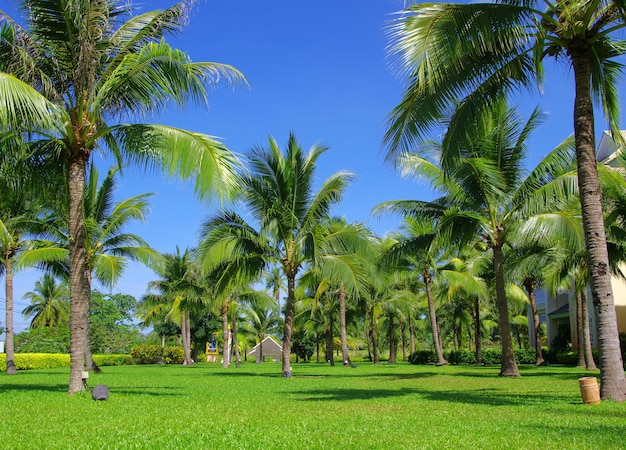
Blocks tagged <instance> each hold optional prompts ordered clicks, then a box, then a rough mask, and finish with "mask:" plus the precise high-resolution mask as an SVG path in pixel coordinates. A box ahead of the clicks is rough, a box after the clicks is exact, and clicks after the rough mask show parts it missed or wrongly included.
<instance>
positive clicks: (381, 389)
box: [0, 363, 626, 449]
mask: <svg viewBox="0 0 626 450" xmlns="http://www.w3.org/2000/svg"><path fill="white" fill-rule="evenodd" d="M293 368H294V378H292V379H283V378H281V377H280V365H277V364H272V363H269V364H268V363H265V364H262V365H256V364H252V363H247V364H244V365H242V367H240V368H239V369H237V368H235V367H231V368H229V369H226V370H224V369H222V368H221V366H220V365H219V364H214V365H210V364H200V365H197V366H193V367H181V366H124V367H105V368H104V371H103V373H100V374H91V375H90V379H89V384H90V386H94V385H96V384H106V385H107V386H108V387H109V390H110V398H109V399H108V400H107V401H101V402H96V401H93V400H91V396H90V395H89V394H87V393H86V394H79V395H76V396H73V397H71V396H68V395H67V394H66V392H67V385H68V383H69V372H68V370H67V369H63V370H61V369H57V370H45V371H23V372H20V373H19V374H18V375H16V376H7V375H6V374H2V375H0V381H1V391H0V414H1V417H2V422H3V423H2V426H0V442H2V444H1V446H2V447H3V448H232V449H244V448H250V449H261V448H263V449H268V448H272V449H273V448H294V449H321V448H324V449H334V448H359V449H362V448H386V449H397V448H446V447H447V448H532V449H534V448H550V449H557V448H558V449H561V448H623V447H624V442H625V441H624V436H626V404H618V403H613V402H603V403H602V404H601V405H584V404H583V403H582V401H581V399H580V391H579V388H578V378H579V377H582V376H588V375H589V373H588V372H585V371H583V370H580V369H575V368H565V367H543V368H534V367H523V368H522V369H521V370H522V377H521V378H517V379H511V378H499V377H498V376H497V374H498V368H497V367H480V368H477V367H467V366H456V367H434V366H410V365H406V364H404V363H402V364H398V365H388V364H386V363H383V364H381V365H380V366H378V367H375V366H373V365H370V364H359V365H358V367H357V368H355V369H353V368H350V367H343V366H337V367H328V366H326V365H316V364H300V365H294V367H293ZM595 375H596V376H597V375H598V374H597V373H595Z"/></svg>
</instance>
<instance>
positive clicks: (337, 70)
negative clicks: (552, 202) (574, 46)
mask: <svg viewBox="0 0 626 450" xmlns="http://www.w3.org/2000/svg"><path fill="white" fill-rule="evenodd" d="M171 4H172V2H170V1H164V0H153V1H147V2H143V5H144V6H142V8H143V10H144V11H147V10H152V9H157V8H163V7H166V6H169V5H171ZM135 5H139V3H137V2H136V3H135ZM403 5H404V2H403V1H402V0H375V1H374V0H372V1H363V0H361V1H355V0H318V1H315V2H299V1H293V0H271V1H266V2H259V1H233V0H199V1H198V2H197V4H196V6H195V8H194V11H193V13H192V15H191V18H190V23H189V26H188V27H187V28H186V30H185V31H184V32H183V33H182V35H180V36H177V37H176V38H174V39H171V40H170V42H171V43H172V44H173V45H175V46H176V47H178V48H180V49H181V50H184V51H186V52H188V53H189V55H190V56H191V58H192V59H193V60H194V61H215V62H221V63H227V64H231V65H233V66H235V67H236V68H237V69H239V70H240V71H241V72H243V73H244V75H245V76H246V77H247V79H248V81H249V84H250V86H249V87H246V86H243V85H240V86H234V87H232V86H228V85H226V84H223V85H219V86H218V87H217V89H216V90H215V91H214V92H213V93H212V95H211V97H210V99H209V102H210V107H209V109H208V110H207V109H196V108H195V107H193V106H191V105H190V106H189V107H188V108H187V109H186V110H185V111H180V110H176V109H171V110H168V111H166V112H164V114H163V115H160V116H158V117H154V118H153V119H152V121H153V122H156V123H165V124H169V125H174V126H178V127H184V128H187V129H191V130H194V131H198V132H203V133H207V134H211V135H213V136H217V137H219V138H220V139H221V140H222V141H223V142H224V143H225V144H226V145H227V147H229V148H230V149H231V150H233V151H235V152H238V153H242V154H243V153H246V152H247V151H248V149H250V148H251V147H253V146H259V145H266V143H267V138H268V136H269V135H271V136H273V137H274V138H275V139H276V140H277V141H278V142H279V144H280V145H281V147H284V145H285V143H286V141H287V137H288V135H289V132H290V131H293V132H294V133H295V134H296V136H297V138H298V139H299V141H300V143H301V145H302V146H303V147H304V148H305V149H308V148H309V147H310V146H312V145H314V144H316V143H320V144H324V145H326V146H328V147H330V150H328V151H327V152H326V153H325V154H324V155H322V157H321V158H320V160H319V171H318V179H319V180H323V179H325V178H326V177H328V176H329V175H331V174H332V173H335V172H337V171H339V170H349V171H352V172H354V173H356V174H357V175H358V178H357V180H356V181H355V182H354V183H353V184H352V185H351V186H350V188H349V189H348V191H347V195H346V196H345V199H344V201H343V203H342V204H341V205H340V206H339V207H338V208H336V209H335V211H334V213H335V214H336V215H341V216H345V218H346V219H347V220H348V221H359V222H365V223H366V224H367V225H368V226H370V228H372V229H373V230H374V231H375V232H376V233H378V234H381V235H382V234H385V233H386V232H388V231H391V230H393V229H395V228H396V227H397V225H398V223H399V220H398V219H396V218H389V219H374V218H371V217H370V211H371V209H372V208H373V207H374V206H375V205H377V204H378V203H381V202H384V201H387V200H397V199H424V200H427V199H430V198H431V193H430V190H429V189H428V186H426V185H423V184H418V183H416V182H414V181H410V180H401V179H400V178H399V177H398V176H397V175H396V174H395V173H394V171H393V168H392V167H391V165H389V164H385V162H384V149H383V148H382V146H381V141H382V137H383V134H384V132H385V122H386V116H387V114H388V113H389V112H390V111H391V109H392V108H393V107H394V106H395V105H396V104H397V103H398V101H399V99H400V96H401V92H402V81H401V80H399V79H397V78H395V77H394V75H393V74H392V73H391V71H390V70H389V60H388V58H387V56H386V46H387V44H388V42H387V39H386V37H385V32H384V27H385V25H386V24H387V23H388V21H389V20H391V19H392V17H393V16H392V13H394V12H396V11H399V10H400V9H402V7H403ZM513 101H514V102H519V103H520V111H521V112H522V114H524V115H525V117H527V116H528V113H529V111H530V110H531V109H532V108H534V107H535V106H537V105H540V106H541V107H542V109H543V110H544V111H546V112H547V114H548V117H547V120H546V122H545V124H544V125H542V126H541V127H540V129H539V130H538V131H537V132H536V133H535V135H534V136H533V137H532V138H531V140H530V143H531V145H530V152H531V153H530V154H529V159H528V166H529V167H532V166H534V165H535V164H536V162H537V161H538V160H540V159H541V157H542V156H544V155H545V154H547V153H548V152H549V151H550V150H551V149H552V148H554V147H555V146H556V145H557V144H558V143H559V142H561V141H562V140H563V139H564V138H565V137H567V136H568V135H569V134H571V133H572V129H573V127H572V124H573V112H572V111H573V77H572V74H571V72H570V71H569V70H568V69H567V68H566V67H557V68H556V70H550V71H549V72H548V74H547V80H546V83H545V86H544V95H542V96H538V95H531V94H529V93H523V94H521V95H520V96H519V98H516V99H513ZM596 121H597V125H598V126H597V129H598V131H600V130H602V129H604V128H605V125H604V120H603V117H602V116H601V115H600V114H598V115H597V117H596ZM96 163H97V164H98V166H99V167H100V168H101V172H102V173H104V171H105V170H106V168H108V165H109V164H111V162H110V161H103V160H102V159H101V158H100V157H99V156H96ZM118 181H119V182H118V184H119V186H120V188H119V190H118V194H117V198H118V199H124V198H128V197H130V196H133V195H138V194H142V193H145V192H155V193H156V195H155V196H154V197H153V198H152V200H151V213H150V215H149V216H148V220H147V223H145V224H140V225H136V226H133V227H132V228H130V229H129V230H128V231H130V232H134V233H137V234H139V235H141V236H142V237H144V239H146V240H147V241H148V243H149V244H150V245H152V246H153V247H154V248H155V249H157V250H158V251H160V252H168V253H171V252H174V251H175V247H176V246H177V245H178V246H179V247H180V248H181V250H184V249H185V248H186V247H191V246H194V245H195V244H196V243H197V242H198V231H199V226H200V224H201V223H202V222H203V220H204V219H206V218H207V217H208V216H209V215H210V214H211V213H212V212H214V211H215V208H216V207H217V206H219V205H217V204H214V205H206V204H205V203H201V202H199V201H197V200H196V198H195V196H194V193H193V189H192V187H191V185H190V184H189V183H182V182H180V181H175V180H168V179H166V178H164V177H163V176H162V175H160V174H155V173H149V174H146V173H144V172H143V171H140V170H136V169H126V170H125V171H124V176H123V178H121V179H120V180H118ZM39 277H40V274H39V273H37V272H34V271H29V272H22V273H18V274H17V275H16V279H15V304H16V305H15V311H16V313H15V319H14V320H15V327H16V331H20V330H21V329H23V328H24V327H26V326H27V325H28V323H27V321H26V320H24V319H23V318H22V316H21V311H22V309H23V308H24V307H25V306H26V303H25V302H24V301H23V300H21V297H22V295H23V293H24V292H26V291H29V290H31V289H32V288H33V284H34V282H35V281H36V280H37V279H38V278H39ZM154 278H155V275H154V274H153V273H152V272H151V271H149V270H147V269H145V268H142V267H140V266H137V265H134V264H131V265H129V267H128V269H127V271H126V274H125V276H124V277H123V279H122V281H121V282H120V283H119V284H118V286H117V287H116V288H115V289H114V290H113V291H114V292H123V293H128V294H131V295H134V296H135V297H136V298H137V299H140V298H141V296H142V295H143V294H144V293H145V289H146V284H147V282H148V281H150V280H152V279H154ZM3 297H4V295H3V294H2V295H0V298H2V300H3ZM0 306H4V301H0ZM2 310H4V308H2ZM0 321H2V322H4V317H2V318H0Z"/></svg>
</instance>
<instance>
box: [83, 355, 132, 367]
mask: <svg viewBox="0 0 626 450" xmlns="http://www.w3.org/2000/svg"><path fill="white" fill-rule="evenodd" d="M93 360H94V362H95V363H96V364H97V365H99V366H101V367H104V366H129V365H131V364H132V363H133V358H132V356H130V355H110V354H106V355H93Z"/></svg>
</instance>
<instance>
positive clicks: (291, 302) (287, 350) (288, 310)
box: [282, 271, 296, 378]
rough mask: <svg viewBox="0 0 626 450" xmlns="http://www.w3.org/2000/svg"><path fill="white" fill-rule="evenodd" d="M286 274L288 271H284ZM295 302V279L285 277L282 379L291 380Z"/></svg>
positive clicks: (291, 276)
mask: <svg viewBox="0 0 626 450" xmlns="http://www.w3.org/2000/svg"><path fill="white" fill-rule="evenodd" d="M286 272H288V271H286ZM295 302H296V277H295V275H293V274H291V273H289V274H288V275H287V300H286V302H285V325H284V326H285V330H284V339H283V372H282V376H283V378H291V376H292V372H291V332H292V327H293V313H294V309H295Z"/></svg>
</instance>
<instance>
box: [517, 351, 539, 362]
mask: <svg viewBox="0 0 626 450" xmlns="http://www.w3.org/2000/svg"><path fill="white" fill-rule="evenodd" d="M514 353H515V361H517V363H518V364H535V362H537V355H536V354H535V349H534V348H527V349H517V350H514Z"/></svg>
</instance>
